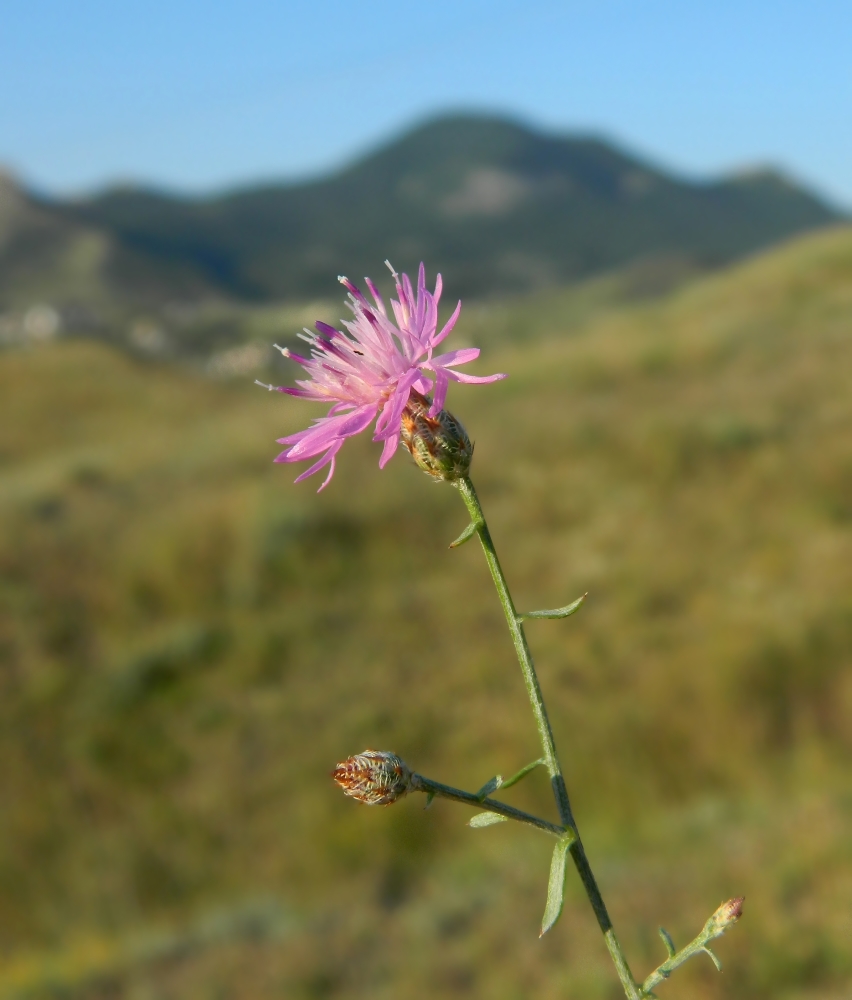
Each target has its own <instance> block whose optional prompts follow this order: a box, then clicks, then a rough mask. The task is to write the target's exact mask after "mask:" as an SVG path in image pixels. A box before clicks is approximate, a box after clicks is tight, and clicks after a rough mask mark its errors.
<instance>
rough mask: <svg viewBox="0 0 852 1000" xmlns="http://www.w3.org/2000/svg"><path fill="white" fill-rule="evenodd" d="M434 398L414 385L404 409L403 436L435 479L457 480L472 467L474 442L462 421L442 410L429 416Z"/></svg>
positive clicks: (416, 460)
mask: <svg viewBox="0 0 852 1000" xmlns="http://www.w3.org/2000/svg"><path fill="white" fill-rule="evenodd" d="M431 406H432V401H431V400H430V399H429V397H428V396H423V395H421V394H420V393H419V392H416V391H415V390H414V389H412V390H411V395H410V396H409V399H408V403H407V405H406V407H405V409H404V410H403V411H402V426H401V438H402V442H403V444H405V446H406V447H407V448H408V450H409V451H410V452H411V454H412V457H413V458H414V461H415V462H416V463H417V464H418V465H419V466H420V468H421V469H422V470H423V471H424V472H427V473H428V474H429V475H430V476H434V478H435V479H440V480H443V481H445V482H454V481H455V480H457V479H464V478H465V477H466V476H467V474H468V472H469V470H470V460H471V458H472V457H473V445H472V444H471V443H470V438H469V437H468V436H467V432H466V431H465V429H464V427H462V425H461V423H459V421H458V420H456V418H455V417H454V416H453V415H452V413H450V412H449V410H440V411H439V412H438V413H437V414H436V415H435V416H434V417H431V416H429V409H430V407H431Z"/></svg>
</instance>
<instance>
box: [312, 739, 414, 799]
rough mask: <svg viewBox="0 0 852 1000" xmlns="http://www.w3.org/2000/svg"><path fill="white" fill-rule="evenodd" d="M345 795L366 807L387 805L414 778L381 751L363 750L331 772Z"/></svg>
mask: <svg viewBox="0 0 852 1000" xmlns="http://www.w3.org/2000/svg"><path fill="white" fill-rule="evenodd" d="M331 776H332V778H334V780H335V781H336V782H337V784H338V785H340V787H341V788H342V789H343V792H344V794H345V795H351V796H352V798H353V799H357V800H358V801H359V802H363V803H364V804H365V805H368V806H389V805H390V804H391V803H392V802H396V801H397V799H401V798H402V797H403V795H405V794H406V793H407V792H408V791H409V790H410V788H411V779H412V777H413V775H412V773H411V771H410V769H409V768H408V766H407V764H406V763H405V761H404V760H401V759H400V758H399V757H397V755H396V754H395V753H389V752H387V751H384V750H365V751H364V752H363V753H356V754H355V755H354V756H352V757H349V758H347V759H346V760H344V761H342V762H341V763H340V764H338V765H337V767H336V768H335V769H334V770H333V771H332V772H331Z"/></svg>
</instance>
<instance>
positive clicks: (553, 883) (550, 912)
mask: <svg viewBox="0 0 852 1000" xmlns="http://www.w3.org/2000/svg"><path fill="white" fill-rule="evenodd" d="M575 839H576V838H575V837H574V834H573V833H566V834H565V835H564V836H563V837H560V838H559V840H558V841H557V843H556V846H555V847H554V848H553V858H552V860H551V862H550V880H549V881H548V883H547V904H546V906H545V907H544V916H543V917H542V918H541V934H539V937H543V936H544V935H545V934H547V932H548V931H549V930H550V928H551V927H552V926H553V925H554V924H555V923H556V921H557V920H558V919H559V917H560V914H561V913H562V901H563V899H564V897H565V862H566V860H567V858H568V850H569V849H570V847H571V844H573V843H574V840H575Z"/></svg>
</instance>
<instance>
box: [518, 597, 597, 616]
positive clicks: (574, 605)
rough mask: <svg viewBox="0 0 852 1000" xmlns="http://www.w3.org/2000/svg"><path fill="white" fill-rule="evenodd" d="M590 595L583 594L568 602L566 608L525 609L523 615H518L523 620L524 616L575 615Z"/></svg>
mask: <svg viewBox="0 0 852 1000" xmlns="http://www.w3.org/2000/svg"><path fill="white" fill-rule="evenodd" d="M588 596H589V595H588V594H583V596H582V597H578V598H577V600H576V601H572V602H571V603H570V604H566V606H565V607H564V608H553V610H551V611H525V612H524V613H523V614H522V615H518V617H519V618H520V619H521V620H523V619H524V618H567V617H568V616H569V615H573V614H574V612H575V611H579V610H580V607H581V605H582V604H583V601H585V599H586V598H587V597H588Z"/></svg>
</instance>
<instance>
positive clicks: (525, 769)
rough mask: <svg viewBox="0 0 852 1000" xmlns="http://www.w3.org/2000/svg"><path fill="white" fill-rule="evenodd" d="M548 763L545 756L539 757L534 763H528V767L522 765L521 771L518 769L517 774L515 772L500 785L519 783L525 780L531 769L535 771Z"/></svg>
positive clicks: (510, 785)
mask: <svg viewBox="0 0 852 1000" xmlns="http://www.w3.org/2000/svg"><path fill="white" fill-rule="evenodd" d="M546 763H547V761H546V760H545V759H544V757H539V759H538V760H534V761H533V762H532V764H527V766H526V767H522V768H521V769H520V771H518V773H517V774H513V775H512V777H511V778H507V779H506V780H505V781H504V782H503V784H502V785H501V786H500V787H501V788H511V787H512V785H517V783H518V782H519V781H523V779H524V778H526V776H527V775H528V774H529V773H530V772H531V771H534V770H535V769H536V768H537V767H541V766H543V765H544V764H546Z"/></svg>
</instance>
